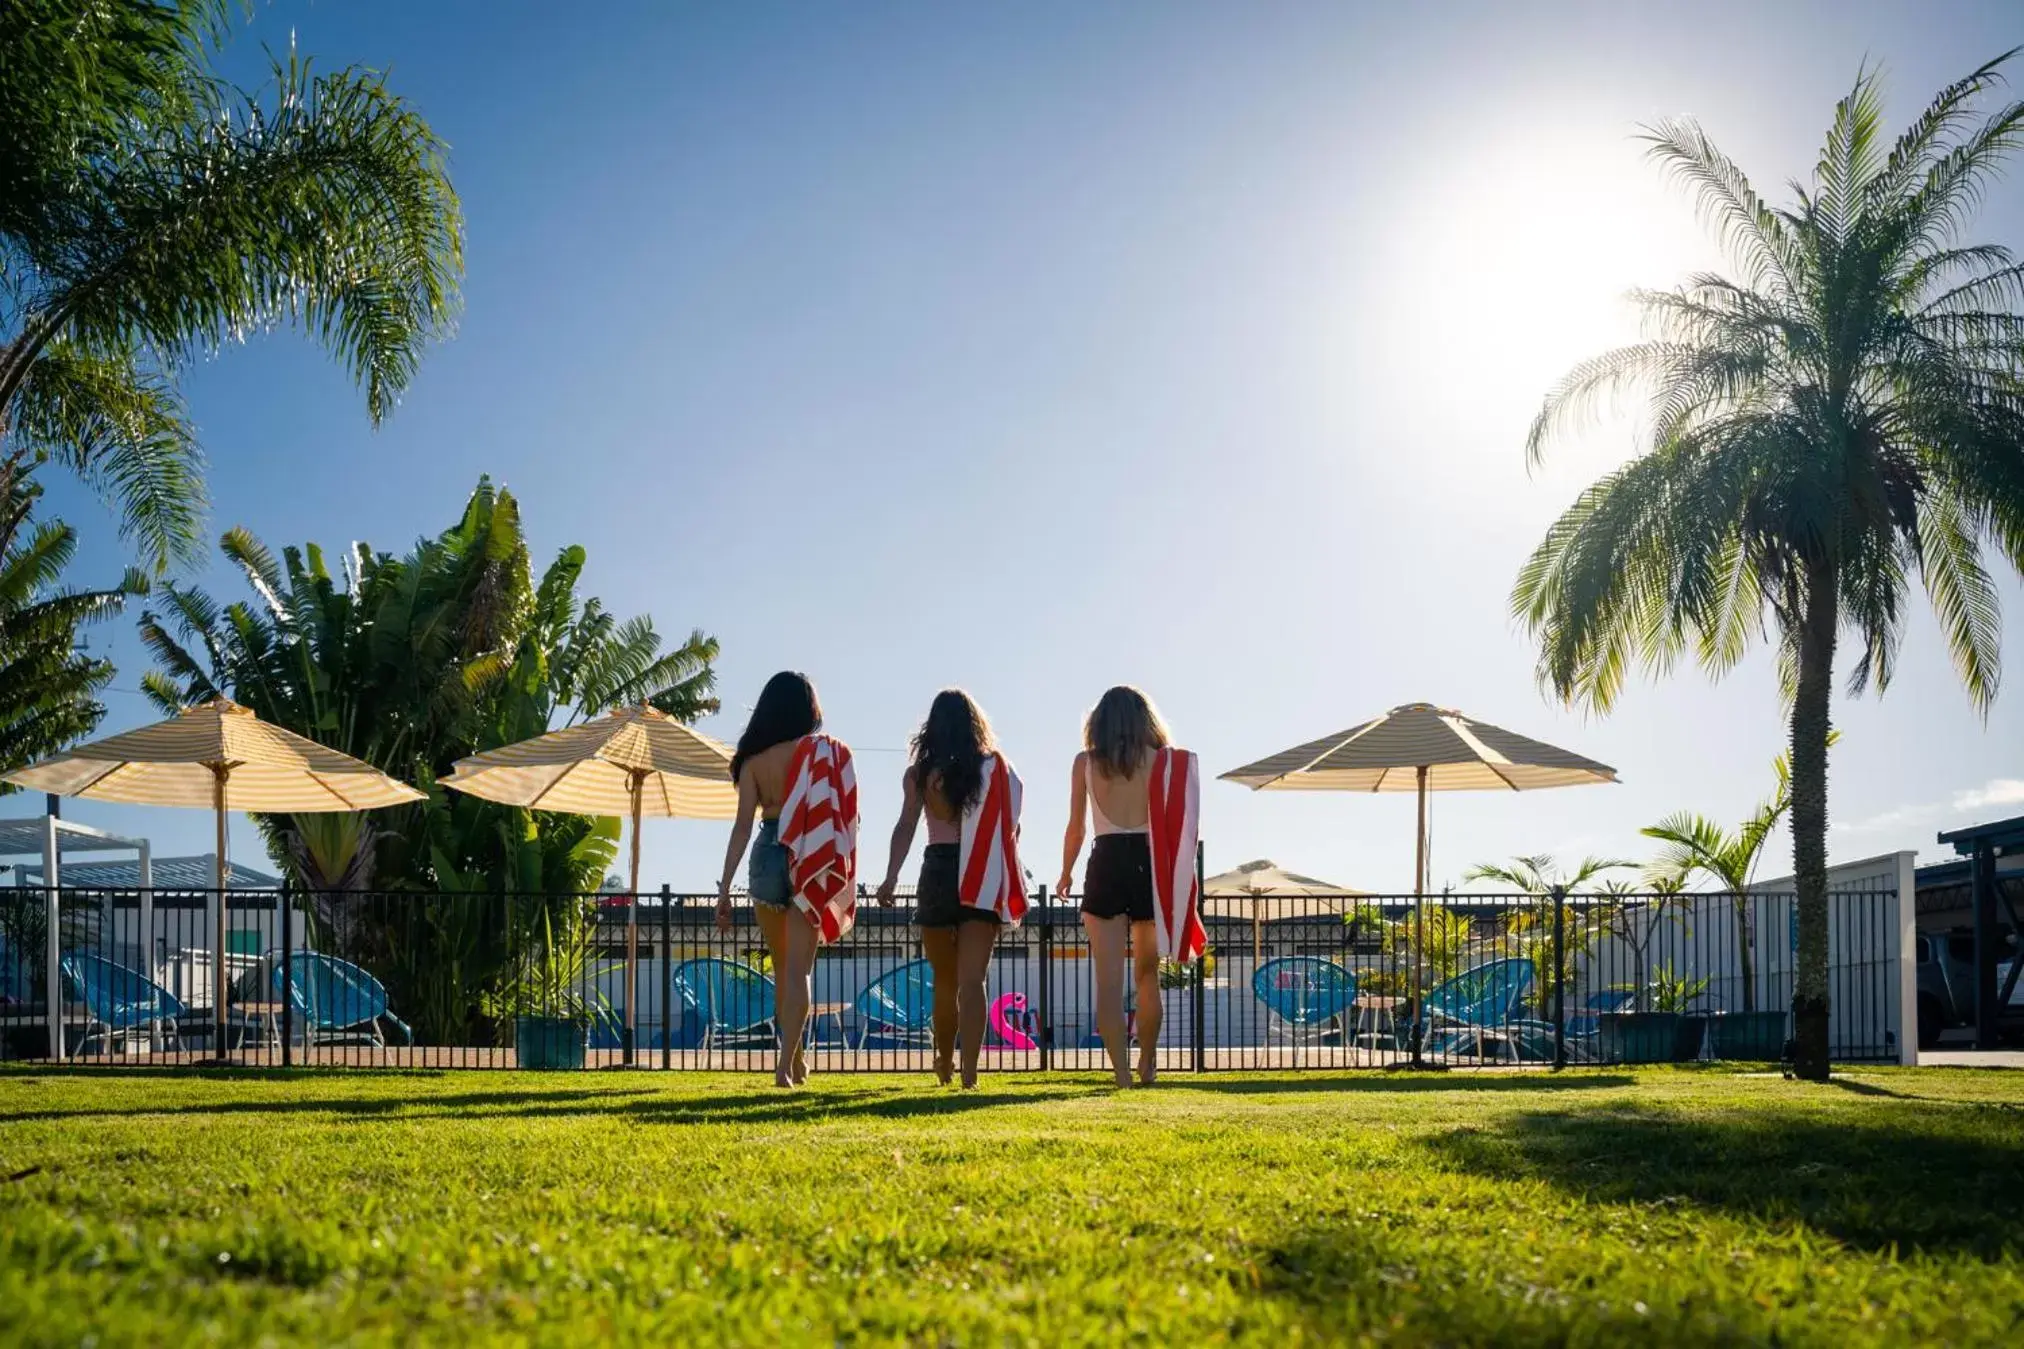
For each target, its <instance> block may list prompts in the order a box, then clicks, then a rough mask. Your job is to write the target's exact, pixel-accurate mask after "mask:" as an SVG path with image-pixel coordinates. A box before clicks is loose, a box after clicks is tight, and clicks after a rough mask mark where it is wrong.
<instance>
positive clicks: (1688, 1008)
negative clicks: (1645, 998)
mask: <svg viewBox="0 0 2024 1349" xmlns="http://www.w3.org/2000/svg"><path fill="white" fill-rule="evenodd" d="M1707 992H1708V981H1707V980H1706V979H1683V978H1681V977H1680V976H1679V975H1677V974H1675V973H1673V967H1672V966H1671V965H1663V966H1661V967H1659V969H1657V970H1656V971H1654V972H1653V974H1652V1007H1653V1008H1654V1009H1656V1010H1657V1011H1658V1012H1661V1013H1664V1012H1671V1013H1673V1014H1675V1015H1677V1016H1678V1017H1679V1023H1678V1030H1677V1033H1676V1034H1675V1035H1674V1037H1673V1059H1674V1061H1676V1062H1679V1063H1686V1062H1688V1061H1690V1060H1693V1059H1697V1058H1699V1057H1700V1056H1701V1040H1702V1038H1703V1037H1704V1036H1705V1035H1706V1034H1707V1030H1708V1013H1707V1012H1706V1011H1695V1010H1693V1007H1694V1004H1695V1003H1697V1002H1699V1001H1700V1000H1701V999H1702V998H1703V997H1704V996H1706V995H1707Z"/></svg>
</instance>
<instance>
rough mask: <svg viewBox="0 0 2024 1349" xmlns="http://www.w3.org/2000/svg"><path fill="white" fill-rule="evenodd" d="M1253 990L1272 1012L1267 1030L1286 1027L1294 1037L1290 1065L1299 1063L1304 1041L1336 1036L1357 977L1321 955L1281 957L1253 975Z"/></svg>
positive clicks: (1351, 1001) (1352, 1000)
mask: <svg viewBox="0 0 2024 1349" xmlns="http://www.w3.org/2000/svg"><path fill="white" fill-rule="evenodd" d="M1251 994H1252V996H1253V997H1255V998H1257V999H1258V1001H1259V1002H1261V1003H1263V1004H1265V1010H1266V1011H1267V1012H1269V1013H1271V1018H1270V1020H1269V1021H1268V1022H1267V1023H1266V1025H1267V1029H1268V1030H1269V1029H1271V1028H1272V1027H1273V1026H1284V1027H1285V1029H1286V1033H1287V1035H1288V1038H1290V1039H1291V1040H1292V1041H1293V1066H1294V1067H1296V1068H1298V1067H1299V1066H1300V1045H1301V1042H1302V1041H1303V1040H1309V1041H1313V1040H1319V1039H1320V1038H1321V1037H1323V1036H1325V1035H1327V1034H1328V1033H1329V1032H1330V1031H1331V1030H1333V1031H1334V1032H1335V1033H1336V1034H1338V1035H1340V1034H1341V1031H1342V1019H1343V1017H1345V1016H1347V1015H1348V1014H1349V1010H1350V1008H1351V1007H1352V1006H1354V1005H1355V1003H1356V976H1355V975H1353V974H1351V973H1350V972H1349V971H1348V970H1346V969H1344V968H1343V967H1342V966H1340V965H1338V964H1336V963H1335V962H1334V961H1332V960H1323V959H1321V958H1320V957H1319V956H1279V957H1277V958H1275V959H1272V960H1268V961H1266V962H1265V963H1264V964H1263V965H1260V966H1259V967H1258V968H1257V970H1256V971H1255V972H1254V973H1253V974H1252V975H1251Z"/></svg>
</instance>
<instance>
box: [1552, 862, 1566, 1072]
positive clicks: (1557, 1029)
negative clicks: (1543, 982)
mask: <svg viewBox="0 0 2024 1349" xmlns="http://www.w3.org/2000/svg"><path fill="white" fill-rule="evenodd" d="M1566 1066H1567V887H1566V886H1564V885H1556V886H1554V887H1553V1071H1554V1072H1556V1073H1557V1072H1559V1071H1560V1070H1561V1069H1562V1068H1565V1067H1566Z"/></svg>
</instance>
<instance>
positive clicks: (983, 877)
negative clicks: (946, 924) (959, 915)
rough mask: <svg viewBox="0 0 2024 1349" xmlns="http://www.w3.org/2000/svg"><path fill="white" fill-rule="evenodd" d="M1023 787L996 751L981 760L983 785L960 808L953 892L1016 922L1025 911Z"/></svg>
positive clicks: (977, 905)
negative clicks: (1021, 830)
mask: <svg viewBox="0 0 2024 1349" xmlns="http://www.w3.org/2000/svg"><path fill="white" fill-rule="evenodd" d="M1024 796H1025V788H1024V787H1022V786H1021V785H1020V783H1019V775H1018V774H1017V773H1015V772H1014V771H1013V770H1012V765H1011V763H1010V762H1008V761H1007V760H1006V758H1005V756H1004V755H1002V754H992V755H987V756H986V757H985V759H984V790H983V792H982V793H981V795H980V796H979V798H978V800H977V801H976V802H975V803H974V804H972V805H971V807H970V808H969V809H968V810H966V811H964V812H963V835H962V841H961V842H960V843H959V844H958V846H957V857H958V864H957V869H958V874H959V875H960V876H961V878H962V879H961V883H960V886H959V889H958V893H959V895H960V897H961V899H962V901H963V902H964V903H965V904H967V905H969V906H970V907H971V908H973V909H989V910H990V911H991V912H992V913H995V914H997V915H998V918H999V921H1001V922H1004V923H1006V924H1009V925H1010V926H1013V927H1017V926H1018V925H1019V920H1020V919H1021V918H1022V917H1024V916H1025V914H1026V873H1025V871H1024V870H1023V869H1021V867H1020V865H1019V806H1020V802H1021V800H1022V799H1023V798H1024Z"/></svg>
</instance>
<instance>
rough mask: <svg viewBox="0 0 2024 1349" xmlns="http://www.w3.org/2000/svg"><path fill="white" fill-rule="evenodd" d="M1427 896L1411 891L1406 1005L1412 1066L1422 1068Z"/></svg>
mask: <svg viewBox="0 0 2024 1349" xmlns="http://www.w3.org/2000/svg"><path fill="white" fill-rule="evenodd" d="M1426 905H1427V897H1426V895H1425V894H1423V893H1420V892H1419V891H1415V892H1414V893H1413V985H1412V987H1413V996H1412V999H1411V1001H1410V1002H1409V1003H1408V1004H1407V1006H1408V1007H1409V1008H1410V1009H1411V1011H1412V1016H1413V1029H1412V1051H1413V1052H1412V1060H1411V1061H1412V1066H1413V1067H1415V1068H1424V1067H1426V1066H1427V1060H1426V1058H1425V1056H1424V1055H1423V1054H1422V1053H1421V1048H1422V1046H1423V1045H1424V1043H1425V1041H1426V1038H1427V1014H1426V1000H1427V990H1426V982H1427V979H1426V964H1427V910H1426Z"/></svg>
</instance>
